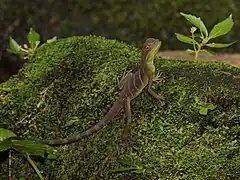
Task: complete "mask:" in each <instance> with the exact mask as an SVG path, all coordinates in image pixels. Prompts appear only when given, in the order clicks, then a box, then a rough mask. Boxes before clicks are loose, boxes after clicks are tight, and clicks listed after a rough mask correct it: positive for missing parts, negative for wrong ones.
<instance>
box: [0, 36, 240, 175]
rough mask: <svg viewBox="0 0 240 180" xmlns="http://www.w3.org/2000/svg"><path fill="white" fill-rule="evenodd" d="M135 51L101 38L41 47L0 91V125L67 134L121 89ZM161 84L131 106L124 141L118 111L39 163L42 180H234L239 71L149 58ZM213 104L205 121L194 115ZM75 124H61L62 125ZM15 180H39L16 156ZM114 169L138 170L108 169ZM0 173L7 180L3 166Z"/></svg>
mask: <svg viewBox="0 0 240 180" xmlns="http://www.w3.org/2000/svg"><path fill="white" fill-rule="evenodd" d="M139 59H140V50H139V49H136V48H134V47H131V46H129V45H126V44H123V43H119V42H118V41H115V40H108V39H105V38H101V37H93V36H92V37H72V38H67V39H61V40H57V41H55V42H52V43H50V44H44V45H43V46H41V47H40V48H39V49H38V50H37V52H36V55H35V57H34V58H32V59H31V60H30V61H29V62H28V63H27V64H26V65H25V66H24V68H23V69H22V70H21V71H20V72H19V74H18V75H17V76H15V77H13V78H11V79H10V80H8V81H7V82H5V83H4V84H1V85H0V120H1V126H3V127H5V128H8V129H11V130H13V131H14V132H15V133H17V134H18V135H19V136H22V137H25V138H30V139H46V138H48V139H49V138H56V137H66V136H68V135H70V134H73V133H74V132H82V131H84V130H85V129H87V128H89V127H90V126H92V125H93V124H94V123H96V122H97V121H98V120H99V119H100V118H101V117H102V116H103V115H104V114H105V113H106V112H107V110H108V109H109V107H108V106H109V105H111V104H112V103H113V102H114V100H115V99H116V98H117V93H118V92H119V90H118V87H117V83H118V80H119V79H120V78H121V77H122V75H123V73H124V71H125V69H131V68H133V69H135V68H136V67H137V66H136V65H137V64H138V63H139ZM155 64H156V66H157V69H158V70H161V71H162V72H163V74H162V77H163V79H164V82H163V83H162V84H161V83H160V84H157V85H155V86H154V89H155V91H156V92H158V93H162V94H164V96H165V97H166V98H167V100H168V103H167V105H166V106H164V107H161V106H160V105H159V103H158V102H157V101H155V100H154V99H153V98H152V97H151V96H149V95H148V94H147V93H142V94H141V95H140V96H139V97H137V98H136V99H135V100H134V101H133V102H132V112H133V115H132V119H133V123H132V124H131V126H132V128H131V129H132V132H131V137H132V138H131V143H130V144H128V143H127V141H126V140H125V139H124V138H123V137H122V129H123V127H124V123H123V119H124V115H123V113H122V114H120V115H119V116H118V117H117V118H115V119H114V121H113V122H112V123H110V124H109V125H108V126H107V127H106V128H104V129H103V130H101V131H100V132H99V133H97V134H95V135H94V136H91V137H89V138H86V139H84V140H82V141H80V142H77V143H74V144H70V145H66V146H62V147H58V148H57V149H58V151H59V157H58V158H57V159H56V160H40V161H39V160H38V161H37V165H38V167H39V168H40V169H41V170H43V175H44V176H45V177H47V179H159V178H161V179H174V178H176V179H229V178H230V179H237V177H239V176H240V171H239V169H240V156H239V154H240V152H239V151H240V145H239V135H240V128H239V123H240V79H239V75H240V69H238V68H236V67H231V66H229V65H226V64H222V63H216V62H193V61H181V60H164V59H156V61H155ZM207 103H208V104H212V105H215V106H216V108H215V109H214V110H209V111H208V113H207V115H200V114H199V110H200V109H201V107H204V106H206V105H207ZM72 118H75V119H78V120H79V121H78V122H77V123H76V124H74V125H73V126H70V127H68V128H64V124H65V123H66V122H67V121H68V120H70V119H72ZM12 161H13V163H12V168H13V174H14V177H20V176H24V177H26V178H27V179H37V175H36V173H34V172H33V170H32V168H31V167H30V165H29V164H28V162H27V161H26V160H25V159H22V158H21V157H20V156H19V155H18V154H17V153H14V154H13V159H12ZM121 167H130V168H132V169H134V168H136V169H137V170H135V171H134V170H132V171H130V170H129V171H124V172H114V171H116V170H121V169H120V168H121ZM0 169H1V171H0V177H3V178H5V179H6V178H7V174H8V173H7V172H8V168H7V160H5V161H4V162H3V163H1V167H0Z"/></svg>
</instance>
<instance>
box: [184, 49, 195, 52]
mask: <svg viewBox="0 0 240 180" xmlns="http://www.w3.org/2000/svg"><path fill="white" fill-rule="evenodd" d="M185 52H187V53H195V51H194V50H192V49H187V50H185Z"/></svg>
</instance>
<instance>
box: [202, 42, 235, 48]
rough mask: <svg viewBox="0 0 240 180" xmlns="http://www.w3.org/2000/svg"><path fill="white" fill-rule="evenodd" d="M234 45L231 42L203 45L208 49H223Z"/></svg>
mask: <svg viewBox="0 0 240 180" xmlns="http://www.w3.org/2000/svg"><path fill="white" fill-rule="evenodd" d="M234 43H235V42H232V43H208V44H205V45H206V46H208V47H212V48H224V47H228V46H231V45H232V44H234Z"/></svg>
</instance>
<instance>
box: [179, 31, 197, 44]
mask: <svg viewBox="0 0 240 180" xmlns="http://www.w3.org/2000/svg"><path fill="white" fill-rule="evenodd" d="M175 35H176V37H177V39H178V40H179V41H181V42H184V43H188V44H193V42H194V43H197V42H196V41H195V40H194V41H193V39H192V38H190V37H187V36H184V35H182V34H179V33H175Z"/></svg>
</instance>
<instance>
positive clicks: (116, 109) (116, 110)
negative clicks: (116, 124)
mask: <svg viewBox="0 0 240 180" xmlns="http://www.w3.org/2000/svg"><path fill="white" fill-rule="evenodd" d="M122 108H123V100H122V98H119V99H118V100H116V101H115V103H114V104H113V106H112V107H111V109H110V110H109V111H108V113H107V114H106V115H105V116H104V117H103V118H102V119H101V120H100V121H99V122H98V123H97V124H95V125H94V126H92V127H91V128H89V129H87V130H86V131H84V132H82V133H80V134H76V135H73V136H69V137H66V138H59V139H53V140H42V141H40V142H41V143H43V144H48V145H50V146H58V145H64V144H70V143H73V142H76V141H78V140H80V139H82V138H84V137H87V136H90V135H92V134H94V133H96V132H97V131H99V130H100V129H102V128H103V127H104V126H105V125H107V124H108V123H109V122H110V121H111V120H112V119H113V118H114V117H115V116H116V115H117V114H118V113H119V111H120V110H121V109H122Z"/></svg>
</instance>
